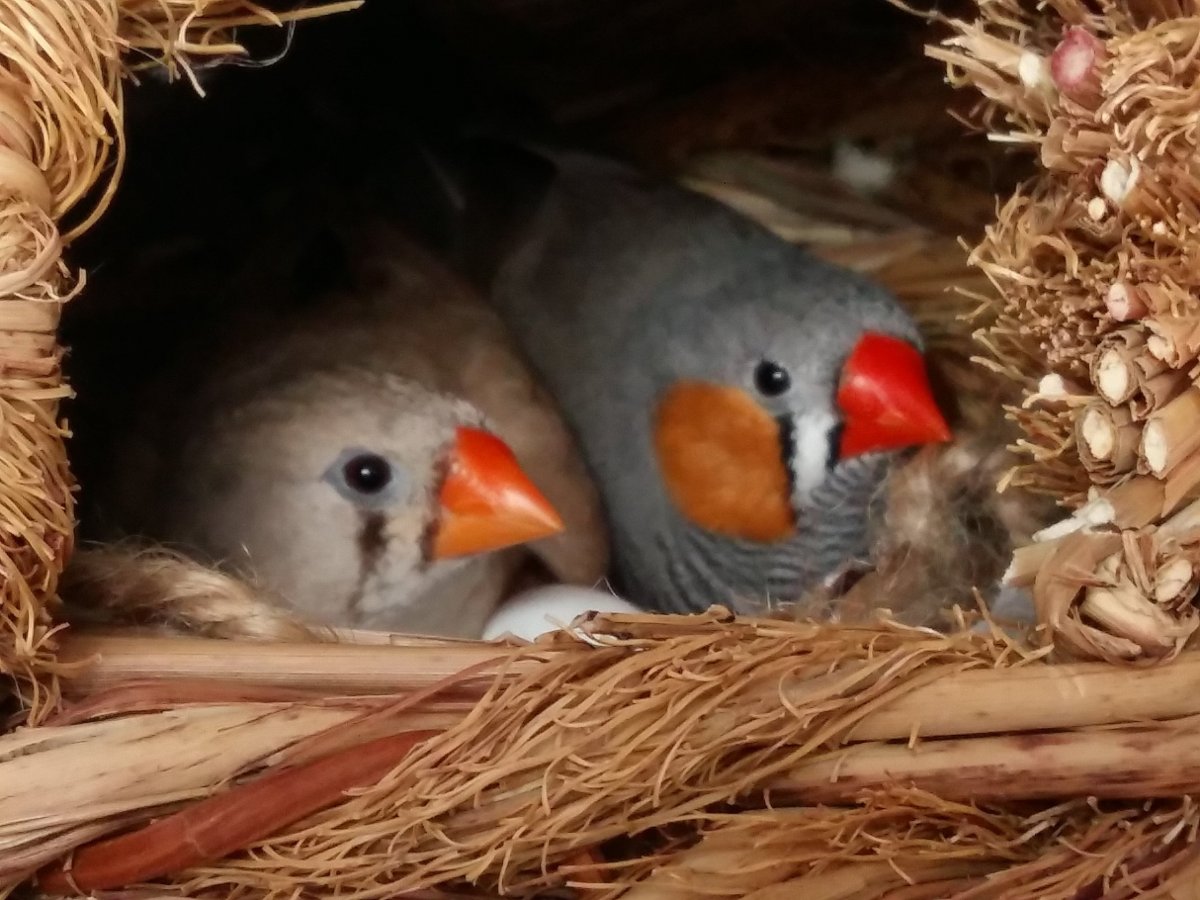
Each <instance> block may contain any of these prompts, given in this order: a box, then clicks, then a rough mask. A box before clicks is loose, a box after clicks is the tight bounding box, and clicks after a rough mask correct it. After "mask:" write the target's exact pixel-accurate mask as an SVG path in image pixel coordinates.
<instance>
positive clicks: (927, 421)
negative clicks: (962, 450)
mask: <svg viewBox="0 0 1200 900" xmlns="http://www.w3.org/2000/svg"><path fill="white" fill-rule="evenodd" d="M837 403H838V406H839V407H840V408H841V410H842V415H843V418H844V425H843V429H842V443H841V446H840V448H839V450H838V455H839V457H840V458H841V459H848V458H850V457H852V456H859V455H860V454H863V453H870V452H871V451H877V450H896V449H899V448H901V447H912V446H916V445H918V444H935V443H941V442H943V441H948V440H950V428H949V426H947V425H946V420H945V419H944V418H942V413H941V411H940V410H939V409H938V407H937V403H936V402H935V401H934V399H933V391H932V390H931V389H930V387H929V376H928V375H927V374H926V372H925V359H924V357H922V356H921V353H920V351H919V350H917V348H916V347H914V346H913V345H912V344H909V343H908V342H907V341H902V340H900V339H898V338H894V337H889V336H888V335H884V334H877V333H875V332H868V333H867V334H865V335H863V337H862V338H861V339H860V340H859V342H858V344H857V345H856V346H855V348H854V351H853V352H852V353H851V354H850V358H849V359H848V360H846V365H845V368H844V369H842V381H841V384H840V385H839V387H838V393H837Z"/></svg>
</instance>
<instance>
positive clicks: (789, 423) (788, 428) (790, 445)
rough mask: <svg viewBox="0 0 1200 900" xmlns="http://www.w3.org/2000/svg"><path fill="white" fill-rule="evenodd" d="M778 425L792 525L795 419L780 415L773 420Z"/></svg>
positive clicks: (794, 517)
mask: <svg viewBox="0 0 1200 900" xmlns="http://www.w3.org/2000/svg"><path fill="white" fill-rule="evenodd" d="M775 422H776V424H778V426H779V450H780V452H781V453H782V454H783V470H784V471H785V472H787V481H788V509H790V510H791V512H792V525H793V526H794V525H795V524H796V510H795V509H794V508H793V506H792V502H791V500H792V497H793V496H794V495H795V493H796V470H795V467H794V466H793V464H794V463H795V461H796V420H795V418H793V417H792V416H780V417H779V418H778V419H776V420H775Z"/></svg>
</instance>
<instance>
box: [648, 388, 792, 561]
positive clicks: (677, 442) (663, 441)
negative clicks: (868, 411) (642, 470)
mask: <svg viewBox="0 0 1200 900" xmlns="http://www.w3.org/2000/svg"><path fill="white" fill-rule="evenodd" d="M781 447H782V445H781V441H780V435H779V425H778V424H777V423H776V421H775V420H774V419H773V418H771V416H770V415H768V414H767V413H766V412H765V411H764V410H763V409H762V407H760V406H759V405H758V404H757V403H756V402H754V400H753V399H752V398H751V397H750V396H749V395H748V394H746V393H745V392H744V391H740V390H738V389H737V388H730V387H720V386H718V385H713V384H705V383H703V382H681V383H679V384H677V385H675V387H673V388H671V390H669V391H667V393H666V394H665V395H664V396H663V398H662V400H661V401H660V403H659V406H658V412H657V416H656V419H655V423H654V449H655V452H656V454H657V455H658V464H659V468H660V469H661V471H662V475H663V479H664V480H665V481H666V484H667V492H668V493H669V494H670V496H671V499H672V501H674V503H675V505H676V507H678V509H679V511H680V512H681V513H682V514H683V515H684V516H685V517H686V518H687V519H688V520H689V521H690V522H692V523H693V524H695V525H699V526H700V527H702V528H707V529H708V530H709V531H714V532H716V533H718V534H724V535H728V536H730V537H738V538H745V539H747V540H752V541H776V540H780V539H782V538H785V537H787V536H789V535H790V534H792V533H793V532H794V530H795V524H794V521H793V515H792V508H791V502H790V496H789V493H790V491H789V483H788V473H787V469H786V468H785V467H784V463H783V456H782V450H781Z"/></svg>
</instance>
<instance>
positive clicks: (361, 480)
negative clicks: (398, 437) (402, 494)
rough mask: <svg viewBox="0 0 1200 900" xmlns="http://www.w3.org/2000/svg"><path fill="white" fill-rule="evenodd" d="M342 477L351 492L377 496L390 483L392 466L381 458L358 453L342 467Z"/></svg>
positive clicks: (372, 454)
mask: <svg viewBox="0 0 1200 900" xmlns="http://www.w3.org/2000/svg"><path fill="white" fill-rule="evenodd" d="M342 476H343V477H344V478H345V479H346V484H347V485H348V486H349V487H350V489H351V490H354V491H357V492H358V493H360V494H378V493H379V492H380V491H382V490H383V489H384V488H385V487H387V486H388V485H389V484H391V482H392V466H391V464H390V463H389V462H388V461H387V460H386V459H384V458H383V457H382V456H377V455H376V454H374V453H360V454H359V455H358V456H356V457H354V458H353V459H351V460H350V461H349V462H348V463H346V464H345V465H344V466H342Z"/></svg>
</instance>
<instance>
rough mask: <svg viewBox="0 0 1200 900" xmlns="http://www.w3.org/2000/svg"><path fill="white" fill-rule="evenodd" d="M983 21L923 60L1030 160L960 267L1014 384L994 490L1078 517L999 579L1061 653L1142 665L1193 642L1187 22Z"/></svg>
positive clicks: (995, 14)
mask: <svg viewBox="0 0 1200 900" xmlns="http://www.w3.org/2000/svg"><path fill="white" fill-rule="evenodd" d="M1046 7H1047V9H1046V11H1044V12H1040V13H1037V14H1034V13H1032V12H1031V11H1029V10H1028V9H1026V8H1025V6H1024V5H1023V4H1021V3H1018V2H1015V0H1014V2H988V3H981V4H980V13H981V17H980V19H979V20H978V21H976V22H971V23H968V22H951V23H950V25H951V27H952V30H953V32H954V34H953V36H952V37H951V38H949V39H948V40H946V41H945V42H944V43H943V44H942V45H941V46H940V47H937V48H934V49H932V50H931V51H930V55H932V56H934V57H935V58H937V59H940V60H942V61H943V62H945V63H946V64H947V65H948V66H949V70H950V72H951V77H952V80H953V81H954V82H955V83H956V84H958V85H961V86H966V87H970V88H972V89H974V90H976V91H978V92H979V93H980V94H982V95H983V97H984V100H983V102H982V103H981V104H980V106H979V107H978V109H977V110H976V114H977V119H978V121H979V122H980V123H981V124H982V126H983V127H984V128H985V129H987V130H988V131H989V132H990V133H991V135H992V137H993V138H994V139H995V140H998V141H1005V142H1009V143H1011V144H1013V145H1015V146H1017V147H1021V148H1026V149H1028V150H1030V151H1032V152H1034V153H1036V154H1037V158H1038V160H1039V162H1040V165H1041V168H1042V172H1041V174H1040V175H1039V176H1038V177H1037V178H1035V179H1034V180H1032V181H1031V182H1029V183H1028V184H1026V185H1025V186H1024V187H1023V188H1022V189H1021V190H1019V191H1017V192H1016V193H1015V194H1014V195H1013V196H1012V197H1011V198H1010V199H1009V200H1008V201H1007V202H1006V203H1004V205H1003V206H1002V208H1001V209H1000V210H999V213H998V216H997V221H996V223H995V224H994V225H993V226H991V227H990V228H989V229H988V233H987V236H986V238H985V239H984V241H983V242H982V243H981V244H980V245H979V246H978V247H977V248H976V249H975V251H974V254H973V261H974V262H975V263H976V264H977V265H978V266H979V267H980V269H981V270H982V271H983V272H985V273H986V274H987V275H988V277H989V278H990V279H991V281H992V282H993V283H994V284H995V286H996V288H997V291H998V293H999V294H1000V295H1001V296H1002V298H1003V300H1002V302H1001V303H1000V304H999V305H998V306H997V307H996V313H997V318H996V320H995V322H994V323H992V324H991V325H990V326H988V327H986V328H985V329H983V330H982V333H981V335H980V338H981V340H982V341H983V343H984V345H985V346H986V347H987V349H988V355H989V358H990V362H991V364H992V365H993V366H994V367H995V368H996V369H997V370H998V371H999V372H1002V373H1003V374H1004V375H1006V376H1008V377H1009V378H1011V379H1012V380H1013V381H1014V382H1016V383H1018V384H1021V385H1022V386H1023V394H1024V396H1023V399H1022V402H1021V403H1020V404H1019V405H1017V406H1015V407H1014V408H1012V409H1011V415H1012V416H1013V418H1014V419H1015V420H1016V421H1017V423H1018V424H1019V426H1020V427H1021V429H1022V431H1023V432H1024V436H1023V439H1022V441H1021V442H1020V446H1019V451H1020V452H1021V453H1022V455H1023V456H1024V460H1023V463H1022V464H1021V465H1020V466H1018V467H1017V468H1016V469H1015V470H1014V471H1013V472H1012V473H1011V476H1010V478H1009V483H1011V484H1013V485H1019V486H1024V487H1027V488H1031V489H1034V490H1040V491H1044V492H1047V493H1049V494H1051V495H1053V496H1055V497H1056V498H1058V499H1060V500H1061V501H1062V502H1063V503H1064V504H1066V505H1067V506H1069V507H1072V508H1074V515H1073V517H1072V518H1071V519H1069V520H1068V521H1066V522H1064V523H1062V524H1061V525H1059V526H1057V527H1055V528H1053V529H1049V530H1047V531H1046V532H1044V533H1043V534H1041V535H1040V536H1039V537H1040V540H1039V541H1038V542H1037V543H1036V544H1034V545H1033V546H1030V547H1028V548H1026V549H1025V550H1024V551H1022V552H1021V553H1020V554H1018V557H1017V559H1016V560H1015V561H1014V566H1013V569H1012V571H1011V573H1010V574H1011V580H1012V581H1013V582H1014V583H1016V584H1022V585H1027V586H1031V587H1032V589H1033V592H1034V598H1035V601H1036V603H1037V606H1038V612H1039V617H1040V619H1041V621H1042V622H1043V623H1044V624H1045V625H1046V626H1047V634H1048V635H1049V636H1052V637H1053V638H1054V639H1055V641H1056V642H1057V644H1058V645H1059V646H1060V648H1063V649H1065V650H1069V651H1070V652H1072V653H1075V654H1077V655H1080V656H1083V657H1094V658H1103V659H1111V660H1118V659H1125V660H1147V659H1153V658H1163V657H1169V656H1171V655H1174V654H1175V653H1178V652H1179V650H1180V649H1181V648H1182V647H1183V646H1184V645H1185V644H1186V642H1187V640H1188V639H1189V638H1190V637H1191V635H1192V634H1193V633H1194V632H1195V630H1196V628H1197V626H1198V625H1200V618H1198V617H1197V614H1196V610H1195V606H1194V604H1193V600H1194V598H1195V595H1196V590H1197V585H1198V584H1200V568H1198V567H1197V563H1200V558H1198V557H1197V555H1196V552H1197V551H1196V548H1197V542H1198V540H1200V532H1197V531H1196V513H1197V508H1195V507H1190V506H1189V505H1188V504H1189V503H1190V502H1191V501H1193V500H1194V499H1195V497H1196V495H1197V488H1198V487H1200V431H1198V430H1197V428H1196V422H1197V418H1196V417H1197V413H1200V402H1198V398H1200V388H1197V387H1196V385H1195V379H1196V376H1197V374H1200V368H1198V367H1197V356H1198V354H1200V336H1198V334H1200V333H1198V332H1197V331H1196V323H1197V321H1198V320H1197V314H1198V312H1200V307H1198V306H1197V301H1196V299H1195V296H1194V291H1195V289H1196V287H1197V281H1196V278H1197V275H1196V271H1195V267H1194V265H1193V264H1192V261H1191V254H1192V250H1191V245H1192V243H1193V242H1194V240H1195V235H1196V230H1197V228H1200V206H1198V205H1197V199H1198V198H1200V195H1198V194H1197V189H1198V184H1200V182H1197V172H1196V167H1195V162H1194V158H1195V147H1196V143H1195V142H1196V138H1197V134H1196V123H1195V108H1196V96H1195V92H1194V90H1193V87H1192V86H1193V85H1194V83H1195V82H1196V76H1197V74H1200V68H1198V67H1200V61H1198V60H1197V55H1196V53H1195V50H1194V48H1195V46H1196V42H1197V40H1198V38H1200V17H1198V15H1197V14H1198V13H1200V8H1198V7H1197V6H1196V5H1195V4H1193V3H1187V2H1183V3H1179V2H1163V3H1154V4H1142V3H1134V2H1128V3H1117V2H1102V3H1083V2H1073V0H1056V2H1051V3H1048V4H1046Z"/></svg>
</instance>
